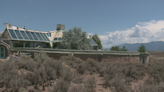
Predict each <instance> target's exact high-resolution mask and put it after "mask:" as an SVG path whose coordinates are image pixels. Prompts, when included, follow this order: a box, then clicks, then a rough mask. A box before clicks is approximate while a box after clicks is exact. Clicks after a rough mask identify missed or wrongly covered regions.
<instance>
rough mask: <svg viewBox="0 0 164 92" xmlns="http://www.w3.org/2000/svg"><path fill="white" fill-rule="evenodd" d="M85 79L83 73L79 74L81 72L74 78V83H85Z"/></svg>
mask: <svg viewBox="0 0 164 92" xmlns="http://www.w3.org/2000/svg"><path fill="white" fill-rule="evenodd" d="M83 79H84V76H83V75H79V74H76V75H75V76H74V78H73V81H72V82H73V83H76V84H80V83H83Z"/></svg>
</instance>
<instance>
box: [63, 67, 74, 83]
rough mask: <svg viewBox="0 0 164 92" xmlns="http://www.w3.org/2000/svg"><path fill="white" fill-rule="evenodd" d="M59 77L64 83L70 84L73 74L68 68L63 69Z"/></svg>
mask: <svg viewBox="0 0 164 92" xmlns="http://www.w3.org/2000/svg"><path fill="white" fill-rule="evenodd" d="M61 77H62V79H63V80H64V81H67V82H68V83H70V82H71V81H72V80H73V78H74V73H73V72H72V71H71V69H70V68H69V67H63V71H62V72H61Z"/></svg>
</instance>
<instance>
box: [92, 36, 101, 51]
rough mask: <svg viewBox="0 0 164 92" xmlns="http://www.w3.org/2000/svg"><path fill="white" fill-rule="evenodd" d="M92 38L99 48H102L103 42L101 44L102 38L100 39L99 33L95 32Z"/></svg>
mask: <svg viewBox="0 0 164 92" xmlns="http://www.w3.org/2000/svg"><path fill="white" fill-rule="evenodd" d="M92 39H93V40H94V41H95V42H96V43H97V45H98V48H99V49H102V44H101V40H100V38H99V36H98V35H97V34H95V35H93V36H92Z"/></svg>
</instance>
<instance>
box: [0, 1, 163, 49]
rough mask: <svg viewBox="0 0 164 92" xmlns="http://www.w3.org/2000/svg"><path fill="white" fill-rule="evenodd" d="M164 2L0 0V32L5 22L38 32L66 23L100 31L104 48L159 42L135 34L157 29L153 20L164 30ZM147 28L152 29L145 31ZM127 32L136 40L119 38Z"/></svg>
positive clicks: (88, 31)
mask: <svg viewBox="0 0 164 92" xmlns="http://www.w3.org/2000/svg"><path fill="white" fill-rule="evenodd" d="M163 4H164V0H0V31H4V29H5V25H4V24H3V23H4V22H7V23H10V24H12V25H15V26H18V27H22V26H26V28H27V29H30V30H38V31H51V30H54V29H56V25H57V24H64V25H65V29H66V31H67V30H69V29H71V28H73V27H81V28H82V30H83V31H86V32H87V33H91V34H94V33H97V34H98V35H99V36H100V38H101V39H102V43H103V46H104V47H110V46H112V45H118V44H122V43H138V42H150V41H157V40H159V39H157V38H156V39H155V38H154V39H151V40H150V38H149V37H147V38H145V39H144V38H142V39H138V38H137V37H136V35H135V36H134V34H136V33H138V34H139V36H142V34H144V33H145V32H149V33H152V30H157V29H153V28H152V29H151V30H150V28H151V27H152V26H151V27H149V26H150V25H151V23H152V24H154V26H155V25H156V26H155V27H157V26H159V25H160V28H161V30H160V29H158V31H157V32H163V31H164V30H163V29H162V28H164V21H163V20H164V10H163V9H164V5H163ZM159 22H160V23H159ZM145 23H146V24H149V23H150V24H149V25H146V24H145ZM162 24H163V26H162ZM146 27H147V30H149V31H144V30H145V29H144V28H146ZM148 27H149V28H148ZM137 28H138V29H137ZM127 30H131V31H127ZM137 30H138V31H137ZM126 32H128V33H129V35H126V37H127V36H128V37H132V36H134V37H133V38H136V39H135V40H132V39H131V38H126V39H124V41H120V39H121V38H120V37H124V34H126ZM157 32H156V33H157ZM121 33H122V34H121ZM133 33H134V34H133ZM141 33H142V34H141ZM152 34H155V33H152ZM158 34H160V33H158ZM120 35H121V36H120ZM153 36H155V35H151V37H153ZM157 36H158V35H157V34H156V37H157ZM143 37H144V36H143ZM161 37H163V36H161ZM143 40H144V41H143ZM162 41H164V39H163V38H162Z"/></svg>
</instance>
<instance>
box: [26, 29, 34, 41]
mask: <svg viewBox="0 0 164 92" xmlns="http://www.w3.org/2000/svg"><path fill="white" fill-rule="evenodd" d="M25 32H26V34H27V36H28V37H29V39H30V40H34V39H33V37H32V36H31V34H30V32H28V31H25Z"/></svg>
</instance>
